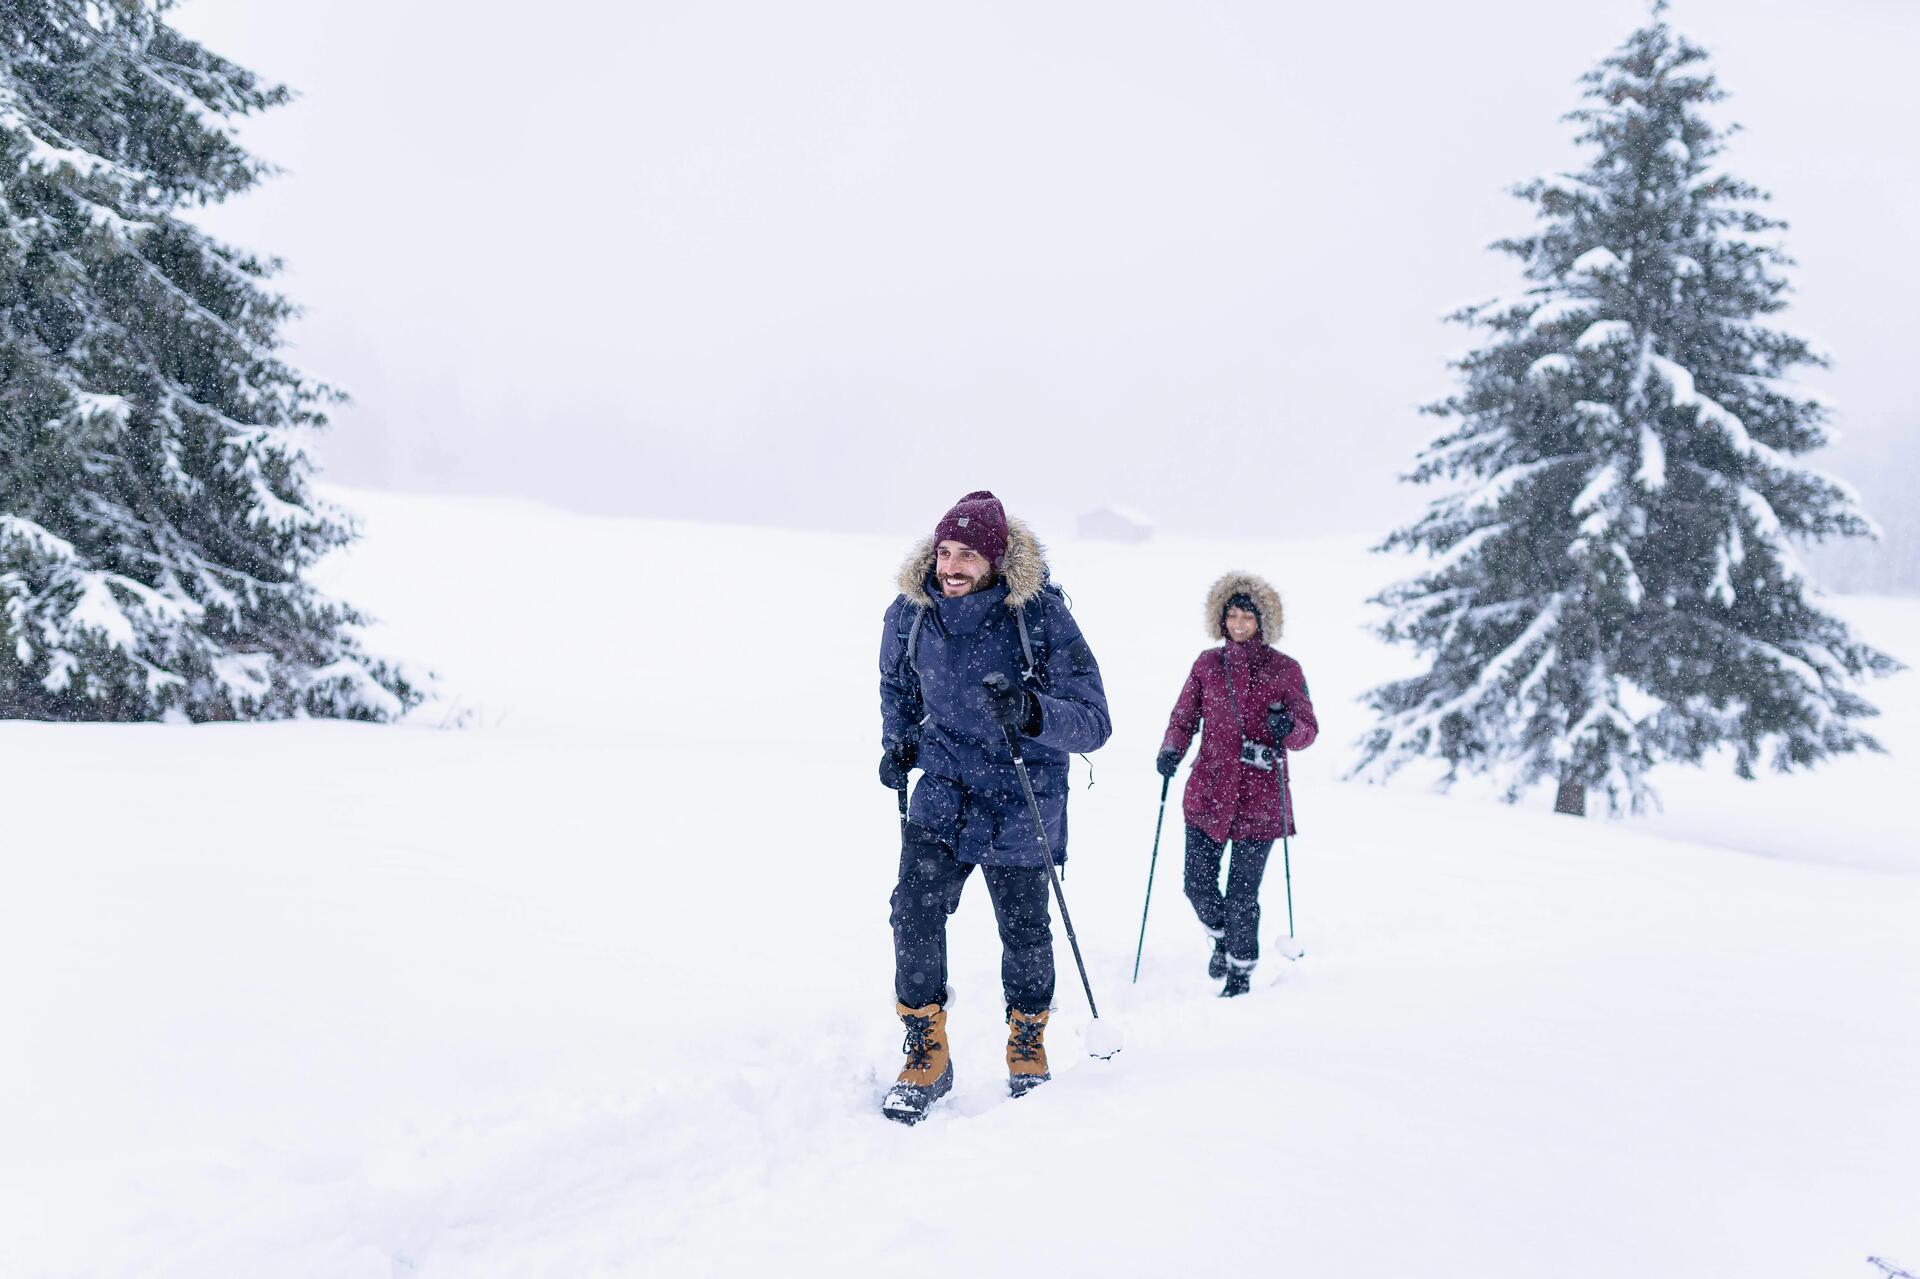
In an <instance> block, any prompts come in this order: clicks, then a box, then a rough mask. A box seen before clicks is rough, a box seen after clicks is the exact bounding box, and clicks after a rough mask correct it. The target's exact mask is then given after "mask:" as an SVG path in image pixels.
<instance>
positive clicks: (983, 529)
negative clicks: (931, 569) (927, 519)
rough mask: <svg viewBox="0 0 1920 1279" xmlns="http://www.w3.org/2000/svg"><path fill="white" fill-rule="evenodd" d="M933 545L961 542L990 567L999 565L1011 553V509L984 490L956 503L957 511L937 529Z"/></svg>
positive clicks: (949, 515)
mask: <svg viewBox="0 0 1920 1279" xmlns="http://www.w3.org/2000/svg"><path fill="white" fill-rule="evenodd" d="M933 542H934V545H936V546H938V545H939V544H940V543H942V542H959V543H960V544H961V545H963V546H971V547H972V548H973V549H974V550H976V551H978V552H979V553H980V554H982V555H984V556H986V558H987V562H988V563H989V564H998V563H999V562H1000V557H1001V556H1002V555H1004V554H1005V553H1006V550H1007V508H1006V507H1004V506H1002V505H1000V499H999V498H997V497H995V496H994V495H993V494H991V493H989V492H987V491H986V490H985V489H981V490H980V491H979V492H978V493H969V494H967V495H966V496H965V497H963V498H961V499H960V500H959V501H958V502H955V503H954V504H953V509H952V510H951V511H948V512H947V513H946V514H945V515H944V516H942V517H941V518H940V523H939V524H937V525H935V526H934V530H933Z"/></svg>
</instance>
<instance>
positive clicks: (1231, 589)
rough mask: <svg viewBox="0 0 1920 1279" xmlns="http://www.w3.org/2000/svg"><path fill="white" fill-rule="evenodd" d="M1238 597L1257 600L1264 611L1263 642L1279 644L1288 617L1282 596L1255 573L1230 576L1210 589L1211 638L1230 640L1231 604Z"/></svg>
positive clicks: (1208, 632) (1261, 615) (1262, 619)
mask: <svg viewBox="0 0 1920 1279" xmlns="http://www.w3.org/2000/svg"><path fill="white" fill-rule="evenodd" d="M1236 595H1245V596H1247V597H1249V598H1250V599H1252V600H1253V603H1254V606H1255V607H1256V608H1258V609H1259V610H1260V638H1261V639H1262V640H1264V641H1265V642H1267V643H1268V644H1274V643H1277V642H1278V641H1279V639H1280V629H1281V627H1282V625H1283V624H1284V623H1285V621H1286V613H1285V611H1284V610H1283V609H1282V608H1281V607H1280V592H1279V591H1276V590H1274V589H1273V584H1272V583H1270V582H1268V581H1267V579H1266V578H1264V577H1255V576H1254V575H1253V574H1251V573H1228V574H1227V575H1226V576H1225V577H1222V578H1221V579H1220V580H1219V581H1217V582H1215V583H1214V584H1213V585H1212V586H1210V587H1208V588H1207V637H1208V638H1209V639H1218V640H1223V639H1225V638H1226V637H1227V627H1226V616H1227V601H1228V600H1230V599H1232V598H1233V597H1234V596H1236Z"/></svg>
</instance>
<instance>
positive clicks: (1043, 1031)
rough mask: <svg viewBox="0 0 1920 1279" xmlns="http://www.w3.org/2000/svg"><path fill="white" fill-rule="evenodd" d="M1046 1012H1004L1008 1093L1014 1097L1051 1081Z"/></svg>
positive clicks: (1013, 1010)
mask: <svg viewBox="0 0 1920 1279" xmlns="http://www.w3.org/2000/svg"><path fill="white" fill-rule="evenodd" d="M1050 1015H1051V1014H1049V1013H1023V1012H1021V1011H1019V1010H1018V1009H1015V1008H1009V1009H1008V1010H1007V1091H1008V1092H1010V1093H1012V1094H1013V1095H1014V1096H1016V1097H1024V1096H1025V1095H1026V1094H1028V1093H1030V1092H1032V1091H1033V1090H1034V1089H1035V1088H1038V1087H1039V1086H1040V1085H1041V1084H1044V1083H1046V1082H1047V1080H1049V1079H1052V1078H1053V1076H1052V1075H1051V1074H1049V1073H1047V1043H1046V1035H1047V1018H1048V1017H1049V1016H1050Z"/></svg>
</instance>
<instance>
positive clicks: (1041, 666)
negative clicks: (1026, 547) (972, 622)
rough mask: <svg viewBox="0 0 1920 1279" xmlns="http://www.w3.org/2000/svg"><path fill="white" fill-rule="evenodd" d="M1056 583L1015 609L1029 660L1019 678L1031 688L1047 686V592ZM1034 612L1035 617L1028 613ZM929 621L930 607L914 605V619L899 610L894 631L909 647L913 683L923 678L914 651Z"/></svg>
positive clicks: (1021, 649) (1024, 650)
mask: <svg viewBox="0 0 1920 1279" xmlns="http://www.w3.org/2000/svg"><path fill="white" fill-rule="evenodd" d="M1058 589H1059V588H1057V587H1054V586H1051V585H1049V586H1044V587H1042V588H1041V589H1040V593H1039V594H1037V595H1035V596H1034V597H1033V598H1032V599H1030V600H1028V601H1027V602H1026V603H1024V604H1022V605H1021V606H1020V607H1019V608H1016V609H1014V610H1013V624H1014V626H1015V627H1017V628H1018V629H1019V632H1020V652H1021V655H1022V657H1023V658H1024V659H1025V661H1026V669H1025V670H1023V671H1021V672H1020V681H1021V683H1023V684H1026V685H1027V686H1028V687H1030V688H1039V689H1045V688H1046V686H1047V657H1048V655H1049V653H1050V652H1051V649H1050V647H1049V645H1048V643H1047V610H1046V608H1045V607H1044V606H1045V603H1046V601H1045V599H1044V597H1045V595H1046V593H1047V592H1048V591H1057V590H1058ZM1029 612H1031V613H1032V614H1033V616H1032V618H1031V619H1029V618H1028V616H1027V614H1028V613H1029ZM926 620H927V606H926V605H924V604H916V605H914V606H913V619H912V621H911V622H909V621H908V619H907V613H906V610H905V609H902V610H901V612H900V617H899V621H898V626H897V628H896V630H895V632H894V633H895V634H896V635H898V636H899V637H900V639H901V641H902V642H903V643H904V644H905V646H906V663H907V669H908V670H911V671H912V672H913V678H914V682H915V683H916V684H917V683H919V680H920V665H919V663H918V661H916V660H915V657H914V652H915V649H916V648H917V647H918V646H919V641H920V624H921V623H922V622H924V621H926Z"/></svg>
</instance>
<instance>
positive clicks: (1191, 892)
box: [1186, 826, 1273, 968]
mask: <svg viewBox="0 0 1920 1279" xmlns="http://www.w3.org/2000/svg"><path fill="white" fill-rule="evenodd" d="M1226 851H1227V846H1226V844H1225V843H1224V842H1222V841H1219V840H1215V839H1213V838H1212V837H1211V836H1209V835H1208V834H1207V832H1205V831H1203V830H1201V829H1200V828H1199V827H1197V826H1189V827H1187V876H1186V881H1187V882H1186V887H1187V900H1188V901H1190V902H1192V903H1193V913H1194V914H1196V915H1198V916H1199V917H1200V923H1201V924H1202V926H1204V927H1205V928H1206V930H1207V931H1208V932H1210V933H1212V934H1213V935H1214V936H1215V937H1221V936H1224V937H1225V938H1226V942H1227V954H1228V955H1229V956H1230V957H1232V958H1233V959H1235V960H1237V961H1239V963H1240V966H1241V967H1243V968H1247V967H1251V966H1252V964H1253V961H1254V960H1256V959H1258V958H1260V880H1261V878H1262V877H1263V876H1264V875H1265V874H1266V873H1267V854H1269V853H1271V852H1272V851H1273V841H1272V840H1270V839H1259V840H1246V839H1236V840H1234V841H1233V858H1232V860H1231V861H1230V862H1229V863H1228V866H1227V892H1226V895H1225V896H1224V897H1223V896H1221V894H1220V860H1221V858H1222V857H1224V856H1225V855H1226Z"/></svg>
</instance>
